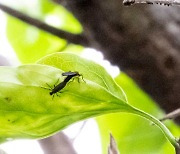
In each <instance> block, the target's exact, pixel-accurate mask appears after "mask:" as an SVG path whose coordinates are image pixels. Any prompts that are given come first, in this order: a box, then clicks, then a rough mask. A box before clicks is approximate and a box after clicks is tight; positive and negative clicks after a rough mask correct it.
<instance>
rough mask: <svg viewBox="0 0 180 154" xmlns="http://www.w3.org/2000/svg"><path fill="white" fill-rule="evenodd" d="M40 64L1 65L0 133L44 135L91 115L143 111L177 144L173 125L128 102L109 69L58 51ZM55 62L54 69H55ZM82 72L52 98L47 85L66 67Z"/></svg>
mask: <svg viewBox="0 0 180 154" xmlns="http://www.w3.org/2000/svg"><path fill="white" fill-rule="evenodd" d="M38 63H39V64H46V65H50V66H53V67H50V66H46V65H38V64H37V65H23V66H19V67H0V72H1V76H0V121H1V127H0V138H1V140H2V141H3V140H6V139H7V138H19V137H22V138H43V137H46V136H49V135H51V134H53V133H55V132H57V131H59V130H61V129H63V128H64V127H66V126H68V125H70V124H72V123H74V122H76V121H79V120H82V119H85V118H89V117H94V116H98V115H102V114H106V113H113V112H129V113H134V114H137V115H140V116H143V117H145V118H147V119H149V120H151V121H153V122H154V123H155V124H156V125H158V126H159V127H160V128H161V130H162V131H163V132H164V134H165V135H166V137H167V138H168V139H169V141H170V142H171V143H172V144H173V145H174V146H175V145H177V143H176V141H175V138H174V137H173V136H172V134H171V133H170V132H169V130H168V129H167V128H166V127H165V126H164V125H163V124H162V123H161V122H159V121H158V120H157V119H155V118H153V117H152V116H150V115H148V114H146V113H145V112H142V111H140V110H138V109H136V108H134V107H132V106H130V105H129V104H128V103H127V99H126V97H125V94H124V93H123V91H122V90H121V88H120V87H119V86H118V85H117V84H116V83H115V82H114V80H113V79H112V78H111V76H110V75H109V74H108V73H107V72H106V71H105V69H104V68H103V67H101V66H99V65H98V64H96V63H94V62H92V61H88V60H85V59H82V58H80V57H79V56H76V55H74V54H71V53H56V54H52V55H49V56H46V57H44V58H43V59H41V60H40V61H39V62H38ZM55 67H56V68H55ZM67 71H78V72H79V73H80V74H82V75H83V78H84V80H85V82H84V81H83V80H80V82H78V80H76V79H75V80H74V81H73V80H72V82H69V83H68V84H67V86H66V87H65V88H64V89H62V90H61V93H60V94H59V96H56V95H55V96H54V98H53V97H52V96H51V95H50V94H49V92H50V90H49V89H47V88H48V86H47V84H49V85H51V86H52V87H53V85H54V84H55V83H56V82H57V81H58V79H59V82H62V81H63V80H64V79H63V77H62V75H61V73H62V72H67Z"/></svg>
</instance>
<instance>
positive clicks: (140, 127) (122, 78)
mask: <svg viewBox="0 0 180 154" xmlns="http://www.w3.org/2000/svg"><path fill="white" fill-rule="evenodd" d="M116 82H117V83H118V84H119V85H120V86H121V87H122V88H123V90H124V91H125V93H126V95H127V99H128V102H129V104H131V105H133V106H135V107H137V108H139V109H142V110H144V111H146V112H148V113H150V114H152V115H154V116H156V117H158V118H160V117H162V116H163V112H162V110H161V109H160V108H159V107H158V106H157V105H156V103H155V102H154V101H153V100H152V99H151V98H150V97H149V96H148V95H147V94H145V93H144V92H143V91H142V90H141V89H140V88H139V87H138V86H137V85H136V84H135V83H134V82H133V80H132V79H130V78H129V77H128V76H127V75H125V74H124V73H121V74H120V75H119V76H118V77H117V78H116ZM97 122H98V125H99V128H100V134H101V137H102V145H103V150H104V151H103V153H104V154H105V153H106V151H107V146H108V144H109V132H111V133H112V135H113V136H114V137H115V139H116V142H117V144H118V147H119V150H120V153H122V154H174V148H173V146H172V145H171V144H169V143H168V142H167V140H166V138H165V137H164V135H163V134H162V133H161V131H160V130H159V129H158V128H157V127H156V126H155V125H152V123H151V122H149V121H145V120H144V119H142V118H141V117H138V116H134V115H131V114H127V113H117V114H109V115H103V116H101V117H98V118H97ZM166 124H167V126H168V128H169V129H170V130H171V132H173V133H174V134H175V135H178V134H179V133H180V130H179V128H178V127H177V126H176V125H175V124H173V123H172V122H170V123H169V122H168V123H166Z"/></svg>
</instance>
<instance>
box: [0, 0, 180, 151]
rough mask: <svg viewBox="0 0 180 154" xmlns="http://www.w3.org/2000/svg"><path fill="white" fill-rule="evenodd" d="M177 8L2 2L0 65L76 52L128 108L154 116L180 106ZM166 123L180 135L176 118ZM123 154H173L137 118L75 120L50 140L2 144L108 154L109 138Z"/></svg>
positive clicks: (85, 1) (114, 2) (84, 0)
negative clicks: (114, 86)
mask: <svg viewBox="0 0 180 154" xmlns="http://www.w3.org/2000/svg"><path fill="white" fill-rule="evenodd" d="M179 10H180V9H179V8H178V7H165V6H159V5H139V6H138V5H136V6H132V7H124V6H123V5H122V1H119V0H111V1H110V0H105V1H100V0H76V1H73V0H66V1H65V0H31V1H27V0H0V65H5V66H17V65H21V64H31V63H35V62H36V61H37V60H39V59H40V58H41V57H43V56H46V55H48V54H50V53H54V52H73V53H75V54H78V55H80V56H82V57H84V58H87V59H91V60H94V61H95V62H97V63H99V64H101V65H102V66H103V67H105V68H106V70H107V71H108V72H109V73H110V74H111V76H112V77H113V78H115V80H116V82H117V83H118V84H119V85H120V86H121V87H122V88H123V90H124V91H125V93H126V95H127V98H128V101H129V103H130V104H132V105H134V106H135V107H137V108H140V109H142V110H144V111H146V112H148V113H150V114H152V115H154V116H155V117H157V118H162V117H163V116H164V115H165V114H166V113H169V112H171V111H173V110H175V109H178V108H179V107H180V105H179V102H180V95H179V92H180V65H179V64H180V53H179V51H180V50H179V49H180V43H179V42H180V40H179V34H180V29H179V24H180V21H179V20H180V18H179V15H178V14H179V13H180V11H179ZM175 120H176V121H175V122H176V123H175V122H173V121H172V120H167V121H166V122H165V124H166V126H167V127H168V128H169V129H170V131H171V132H172V133H173V134H174V135H175V136H179V135H180V129H179V126H178V124H179V121H180V120H179V118H178V117H177V118H176V119H175ZM110 133H112V135H113V136H114V138H115V140H116V143H117V146H118V149H119V151H120V153H122V154H139V153H141V154H149V153H151V154H174V149H173V147H172V146H171V145H170V143H169V142H168V141H167V140H166V138H165V137H164V135H163V134H162V132H161V131H160V130H159V129H158V128H157V127H156V126H154V125H152V124H151V123H150V122H149V121H146V120H144V119H142V118H141V117H137V116H134V115H130V114H126V113H120V114H117V113H116V114H109V115H104V116H100V117H97V118H95V119H90V120H86V121H82V122H78V123H76V124H73V125H72V126H70V127H68V128H67V129H65V130H63V132H60V133H58V134H56V135H54V136H52V137H49V138H47V139H42V140H39V141H35V140H15V141H9V142H7V143H4V144H2V145H0V149H2V150H4V151H5V152H6V153H8V154H24V153H26V154H28V153H29V154H30V153H33V154H43V153H44V154H74V153H77V154H84V153H86V154H90V153H91V154H92V153H93V154H106V153H107V147H108V145H109V140H110V139H109V134H110Z"/></svg>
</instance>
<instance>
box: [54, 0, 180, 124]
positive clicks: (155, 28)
mask: <svg viewBox="0 0 180 154" xmlns="http://www.w3.org/2000/svg"><path fill="white" fill-rule="evenodd" d="M54 1H55V2H56V3H59V4H61V5H64V6H65V7H66V8H68V9H69V10H70V11H71V12H72V13H73V14H74V15H75V16H76V17H77V18H78V19H79V21H80V22H81V24H82V26H83V28H84V34H85V36H86V37H87V38H88V40H89V42H90V45H91V47H93V48H96V49H98V50H101V51H102V52H103V53H104V55H105V57H106V58H107V59H108V60H110V61H111V63H113V64H116V65H118V66H119V67H120V68H121V70H122V71H124V72H125V73H127V74H128V75H129V76H130V77H132V78H133V79H134V80H135V81H136V82H137V83H138V85H139V86H140V87H141V88H142V89H144V90H145V91H146V92H147V93H148V94H150V95H151V96H152V98H154V100H155V101H156V102H157V103H158V104H159V105H160V106H161V107H162V109H164V110H165V111H166V112H171V111H173V110H175V109H177V108H179V107H180V94H179V92H180V52H179V50H180V35H179V34H180V15H179V14H180V8H178V7H167V6H160V5H159V6H158V5H141V6H140V5H136V6H132V7H124V6H123V5H122V1H119V0H103V1H102V0H54ZM178 121H179V122H180V118H179V119H178Z"/></svg>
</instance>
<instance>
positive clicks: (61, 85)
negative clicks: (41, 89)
mask: <svg viewBox="0 0 180 154" xmlns="http://www.w3.org/2000/svg"><path fill="white" fill-rule="evenodd" d="M62 76H66V78H65V79H64V81H62V82H60V83H59V84H58V85H56V86H55V85H54V88H51V87H50V86H49V85H48V84H47V85H48V86H49V87H50V89H51V92H50V93H49V94H50V95H54V94H56V93H57V92H60V91H61V90H62V89H63V88H64V87H65V86H66V84H67V83H68V82H69V81H70V80H71V79H72V78H73V79H74V77H78V82H79V77H80V76H81V77H82V75H81V74H79V73H78V72H64V73H62ZM82 79H83V77H82ZM83 81H84V79H83ZM84 82H85V81H84Z"/></svg>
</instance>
